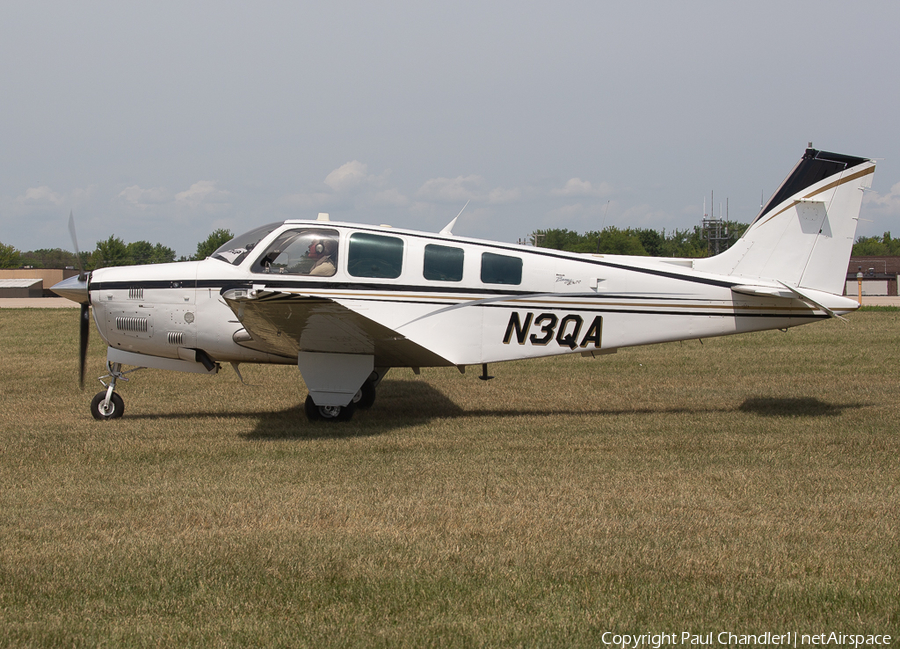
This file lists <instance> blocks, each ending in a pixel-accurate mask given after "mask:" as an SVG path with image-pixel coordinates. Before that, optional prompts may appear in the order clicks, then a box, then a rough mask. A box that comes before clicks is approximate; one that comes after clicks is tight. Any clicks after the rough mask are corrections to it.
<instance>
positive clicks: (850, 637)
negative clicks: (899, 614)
mask: <svg viewBox="0 0 900 649" xmlns="http://www.w3.org/2000/svg"><path fill="white" fill-rule="evenodd" d="M600 640H601V642H602V643H603V644H604V645H606V646H610V647H621V649H659V648H660V647H672V646H685V647H742V646H750V647H816V646H818V647H823V646H844V647H886V646H889V645H890V644H891V636H889V635H882V634H874V633H873V634H869V635H865V634H860V633H839V632H837V631H834V632H830V633H795V632H793V631H789V632H787V633H772V632H768V631H767V632H766V633H757V634H748V633H731V632H730V631H721V632H719V633H691V632H689V631H683V632H681V633H642V634H640V635H630V634H627V633H613V632H612V631H607V632H606V633H604V634H603V635H602V636H601V638H600Z"/></svg>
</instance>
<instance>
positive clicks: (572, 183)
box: [550, 178, 612, 197]
mask: <svg viewBox="0 0 900 649" xmlns="http://www.w3.org/2000/svg"><path fill="white" fill-rule="evenodd" d="M610 192H612V186H610V185H609V184H608V183H600V186H599V187H594V186H593V185H591V183H590V181H588V180H582V179H581V178H570V179H569V180H567V181H566V184H565V186H564V187H563V188H562V189H554V190H552V191H551V192H550V193H551V194H553V195H554V196H572V197H574V196H607V195H608V194H609V193H610Z"/></svg>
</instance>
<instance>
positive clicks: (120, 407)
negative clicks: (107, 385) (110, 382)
mask: <svg viewBox="0 0 900 649" xmlns="http://www.w3.org/2000/svg"><path fill="white" fill-rule="evenodd" d="M91 414H92V415H93V416H94V419H99V420H101V421H105V420H107V419H118V418H119V417H121V416H122V415H123V414H125V402H124V401H123V400H122V397H120V396H119V393H118V392H113V393H112V394H110V395H108V396H107V394H106V390H101V391H100V392H98V393H97V394H95V395H94V398H93V399H92V400H91Z"/></svg>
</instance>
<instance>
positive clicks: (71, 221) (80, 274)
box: [69, 210, 85, 282]
mask: <svg viewBox="0 0 900 649" xmlns="http://www.w3.org/2000/svg"><path fill="white" fill-rule="evenodd" d="M69 235H70V236H71V237H72V245H73V246H75V259H77V260H78V279H79V280H81V281H82V282H83V281H84V278H85V272H84V262H82V260H81V251H80V250H79V249H78V237H76V236H75V215H74V214H73V213H72V210H69Z"/></svg>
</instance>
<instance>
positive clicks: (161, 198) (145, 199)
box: [119, 185, 172, 209]
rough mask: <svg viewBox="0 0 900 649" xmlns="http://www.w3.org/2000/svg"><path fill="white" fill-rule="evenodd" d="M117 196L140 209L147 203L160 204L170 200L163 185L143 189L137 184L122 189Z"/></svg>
mask: <svg viewBox="0 0 900 649" xmlns="http://www.w3.org/2000/svg"><path fill="white" fill-rule="evenodd" d="M119 198H121V199H122V200H123V201H125V202H126V203H129V204H131V205H133V206H135V207H139V208H140V209H145V208H146V207H147V206H148V205H161V204H163V203H168V202H169V201H171V200H172V198H171V195H170V194H169V192H168V191H167V190H166V189H165V188H163V187H151V188H150V189H144V188H142V187H140V186H138V185H132V186H131V187H126V188H125V189H123V190H122V191H121V192H119Z"/></svg>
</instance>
